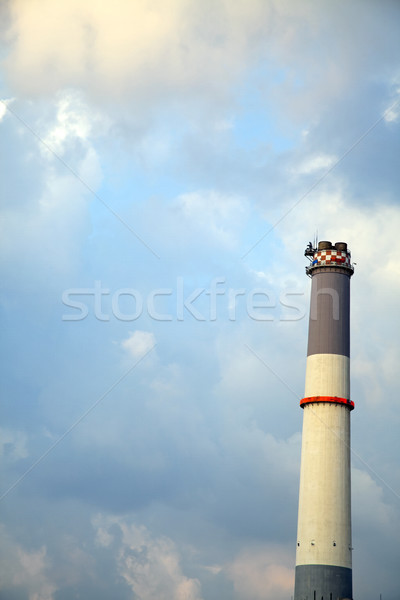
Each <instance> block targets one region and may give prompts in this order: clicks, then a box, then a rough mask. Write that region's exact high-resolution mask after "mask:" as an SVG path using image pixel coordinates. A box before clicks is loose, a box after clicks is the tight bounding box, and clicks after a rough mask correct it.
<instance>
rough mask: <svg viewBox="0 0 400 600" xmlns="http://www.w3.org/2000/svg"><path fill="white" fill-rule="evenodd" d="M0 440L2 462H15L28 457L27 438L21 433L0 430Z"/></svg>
mask: <svg viewBox="0 0 400 600" xmlns="http://www.w3.org/2000/svg"><path fill="white" fill-rule="evenodd" d="M0 439H1V446H0V456H1V457H2V459H3V460H4V461H6V460H12V461H15V460H19V459H20V458H26V457H27V456H28V450H27V447H26V444H27V436H26V434H25V433H24V432H23V431H15V430H11V429H4V428H0Z"/></svg>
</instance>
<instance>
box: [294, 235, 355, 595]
mask: <svg viewBox="0 0 400 600" xmlns="http://www.w3.org/2000/svg"><path fill="white" fill-rule="evenodd" d="M305 255H306V256H307V257H308V258H309V259H310V262H311V264H310V266H309V267H307V268H306V272H307V275H309V276H310V277H311V281H312V285H311V303H310V320H309V331H308V351H307V369H306V385H305V394H304V398H303V399H302V400H301V402H300V406H301V407H302V408H303V411H304V412H303V437H302V448H301V470H300V492H299V515H298V528H297V551H296V577H295V592H294V600H338V599H344V598H350V599H351V598H352V597H353V583H352V546H351V490H350V412H351V411H352V410H353V408H354V402H352V401H351V400H350V278H351V276H352V275H353V271H354V269H353V267H352V265H351V257H350V252H349V251H348V250H347V244H345V243H344V242H337V243H336V244H335V245H334V246H333V245H332V244H331V243H330V242H326V241H324V242H319V244H318V248H313V247H312V244H311V243H310V244H309V245H308V247H307V249H306V251H305Z"/></svg>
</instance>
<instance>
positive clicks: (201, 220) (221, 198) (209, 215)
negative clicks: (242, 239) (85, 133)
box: [175, 190, 248, 247]
mask: <svg viewBox="0 0 400 600" xmlns="http://www.w3.org/2000/svg"><path fill="white" fill-rule="evenodd" d="M175 206H176V209H177V211H179V213H180V214H179V216H180V219H184V221H186V223H185V225H186V226H187V227H190V228H191V229H192V230H193V231H198V232H199V233H200V234H202V233H203V234H204V235H206V236H207V237H208V236H211V237H212V238H213V239H214V240H216V241H217V242H218V243H219V244H222V245H226V246H228V247H232V246H234V245H235V244H236V243H237V236H238V233H239V231H240V230H241V228H242V227H243V226H244V222H245V220H246V217H247V214H248V205H247V202H246V200H245V199H244V198H240V197H238V196H228V195H224V194H220V193H218V192H217V191H215V190H208V191H203V192H202V191H198V192H191V193H188V194H182V195H181V196H179V197H178V198H177V199H176V201H175ZM206 239H207V238H206ZM205 243H206V242H205Z"/></svg>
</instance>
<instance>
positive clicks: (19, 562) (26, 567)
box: [0, 526, 57, 600]
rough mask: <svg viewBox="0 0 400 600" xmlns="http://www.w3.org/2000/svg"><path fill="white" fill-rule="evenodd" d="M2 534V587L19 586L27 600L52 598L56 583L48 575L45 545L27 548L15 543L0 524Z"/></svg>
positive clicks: (47, 599) (0, 569)
mask: <svg viewBox="0 0 400 600" xmlns="http://www.w3.org/2000/svg"><path fill="white" fill-rule="evenodd" d="M0 529H1V534H2V540H3V541H2V552H1V554H2V560H1V566H0V577H1V582H2V589H7V588H12V587H13V586H21V587H22V588H25V589H26V590H27V592H28V596H29V600H54V593H55V592H56V590H57V587H56V585H55V584H54V582H53V581H52V579H51V577H50V572H51V565H50V562H49V559H48V557H47V549H46V547H45V546H42V547H41V548H39V549H37V550H27V549H25V548H24V547H22V546H21V545H20V544H18V543H16V542H15V541H14V540H13V539H12V538H11V537H10V536H9V535H8V534H7V532H6V531H5V529H4V527H3V526H0Z"/></svg>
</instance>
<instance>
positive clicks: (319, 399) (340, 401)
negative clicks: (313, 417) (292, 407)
mask: <svg viewBox="0 0 400 600" xmlns="http://www.w3.org/2000/svg"><path fill="white" fill-rule="evenodd" d="M313 402H331V403H332V404H345V405H346V406H347V408H349V409H350V410H353V408H354V402H353V401H352V400H347V398H338V397H337V396H310V397H309V398H303V399H302V400H300V406H301V407H302V408H304V406H305V404H312V403H313Z"/></svg>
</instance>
